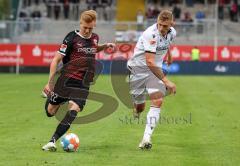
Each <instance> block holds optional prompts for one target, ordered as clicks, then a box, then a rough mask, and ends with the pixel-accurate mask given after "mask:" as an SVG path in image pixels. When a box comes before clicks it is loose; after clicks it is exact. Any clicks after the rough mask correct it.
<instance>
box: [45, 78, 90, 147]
mask: <svg viewBox="0 0 240 166" xmlns="http://www.w3.org/2000/svg"><path fill="white" fill-rule="evenodd" d="M66 87H67V88H66V91H65V92H67V93H68V94H69V97H68V99H67V100H68V101H69V104H68V110H69V111H67V113H66V115H65V117H64V118H63V119H62V120H61V122H60V123H59V124H58V126H57V128H56V130H55V132H54V134H53V135H52V137H51V139H50V141H49V143H48V144H50V145H53V144H54V145H55V142H56V141H57V140H58V139H59V138H60V137H61V136H63V135H64V134H65V133H66V132H67V131H68V129H69V128H70V126H71V124H72V122H73V121H74V119H75V118H76V117H77V114H78V112H80V111H82V110H83V108H84V106H85V103H86V99H87V96H88V94H89V86H87V87H85V86H84V85H83V84H82V82H81V81H79V80H77V81H76V80H69V81H68V82H66ZM59 98H60V97H59V96H57V97H56V98H55V101H56V102H57V101H62V102H64V98H62V100H60V99H61V98H60V99H59ZM51 101H52V100H51ZM44 150H45V149H44ZM50 150H52V151H54V150H56V148H55V149H54V147H53V148H52V149H50Z"/></svg>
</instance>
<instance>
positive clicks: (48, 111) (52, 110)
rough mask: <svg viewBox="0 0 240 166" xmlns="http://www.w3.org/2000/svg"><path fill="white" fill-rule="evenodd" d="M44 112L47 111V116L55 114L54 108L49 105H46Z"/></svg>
mask: <svg viewBox="0 0 240 166" xmlns="http://www.w3.org/2000/svg"><path fill="white" fill-rule="evenodd" d="M46 112H47V116H48V117H52V116H54V115H55V113H56V109H55V108H53V107H51V106H48V108H47V110H46Z"/></svg>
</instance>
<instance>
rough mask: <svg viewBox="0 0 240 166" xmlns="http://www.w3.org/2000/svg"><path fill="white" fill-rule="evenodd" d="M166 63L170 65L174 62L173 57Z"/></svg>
mask: <svg viewBox="0 0 240 166" xmlns="http://www.w3.org/2000/svg"><path fill="white" fill-rule="evenodd" d="M166 63H167V65H168V66H170V65H171V64H172V63H173V60H172V58H168V59H167V62H166Z"/></svg>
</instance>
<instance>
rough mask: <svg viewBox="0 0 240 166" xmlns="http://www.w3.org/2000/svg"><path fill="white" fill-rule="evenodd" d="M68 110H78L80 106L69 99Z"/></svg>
mask: <svg viewBox="0 0 240 166" xmlns="http://www.w3.org/2000/svg"><path fill="white" fill-rule="evenodd" d="M69 110H75V111H77V112H80V111H81V108H80V107H79V105H78V104H76V103H75V102H74V101H69Z"/></svg>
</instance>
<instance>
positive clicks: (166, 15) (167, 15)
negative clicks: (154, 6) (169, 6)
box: [157, 10, 173, 22]
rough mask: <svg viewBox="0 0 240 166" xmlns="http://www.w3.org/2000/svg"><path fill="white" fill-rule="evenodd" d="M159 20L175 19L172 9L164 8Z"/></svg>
mask: <svg viewBox="0 0 240 166" xmlns="http://www.w3.org/2000/svg"><path fill="white" fill-rule="evenodd" d="M157 21H158V22H159V21H163V22H165V21H173V14H172V11H170V10H163V11H161V13H160V14H159V15H158V19H157Z"/></svg>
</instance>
